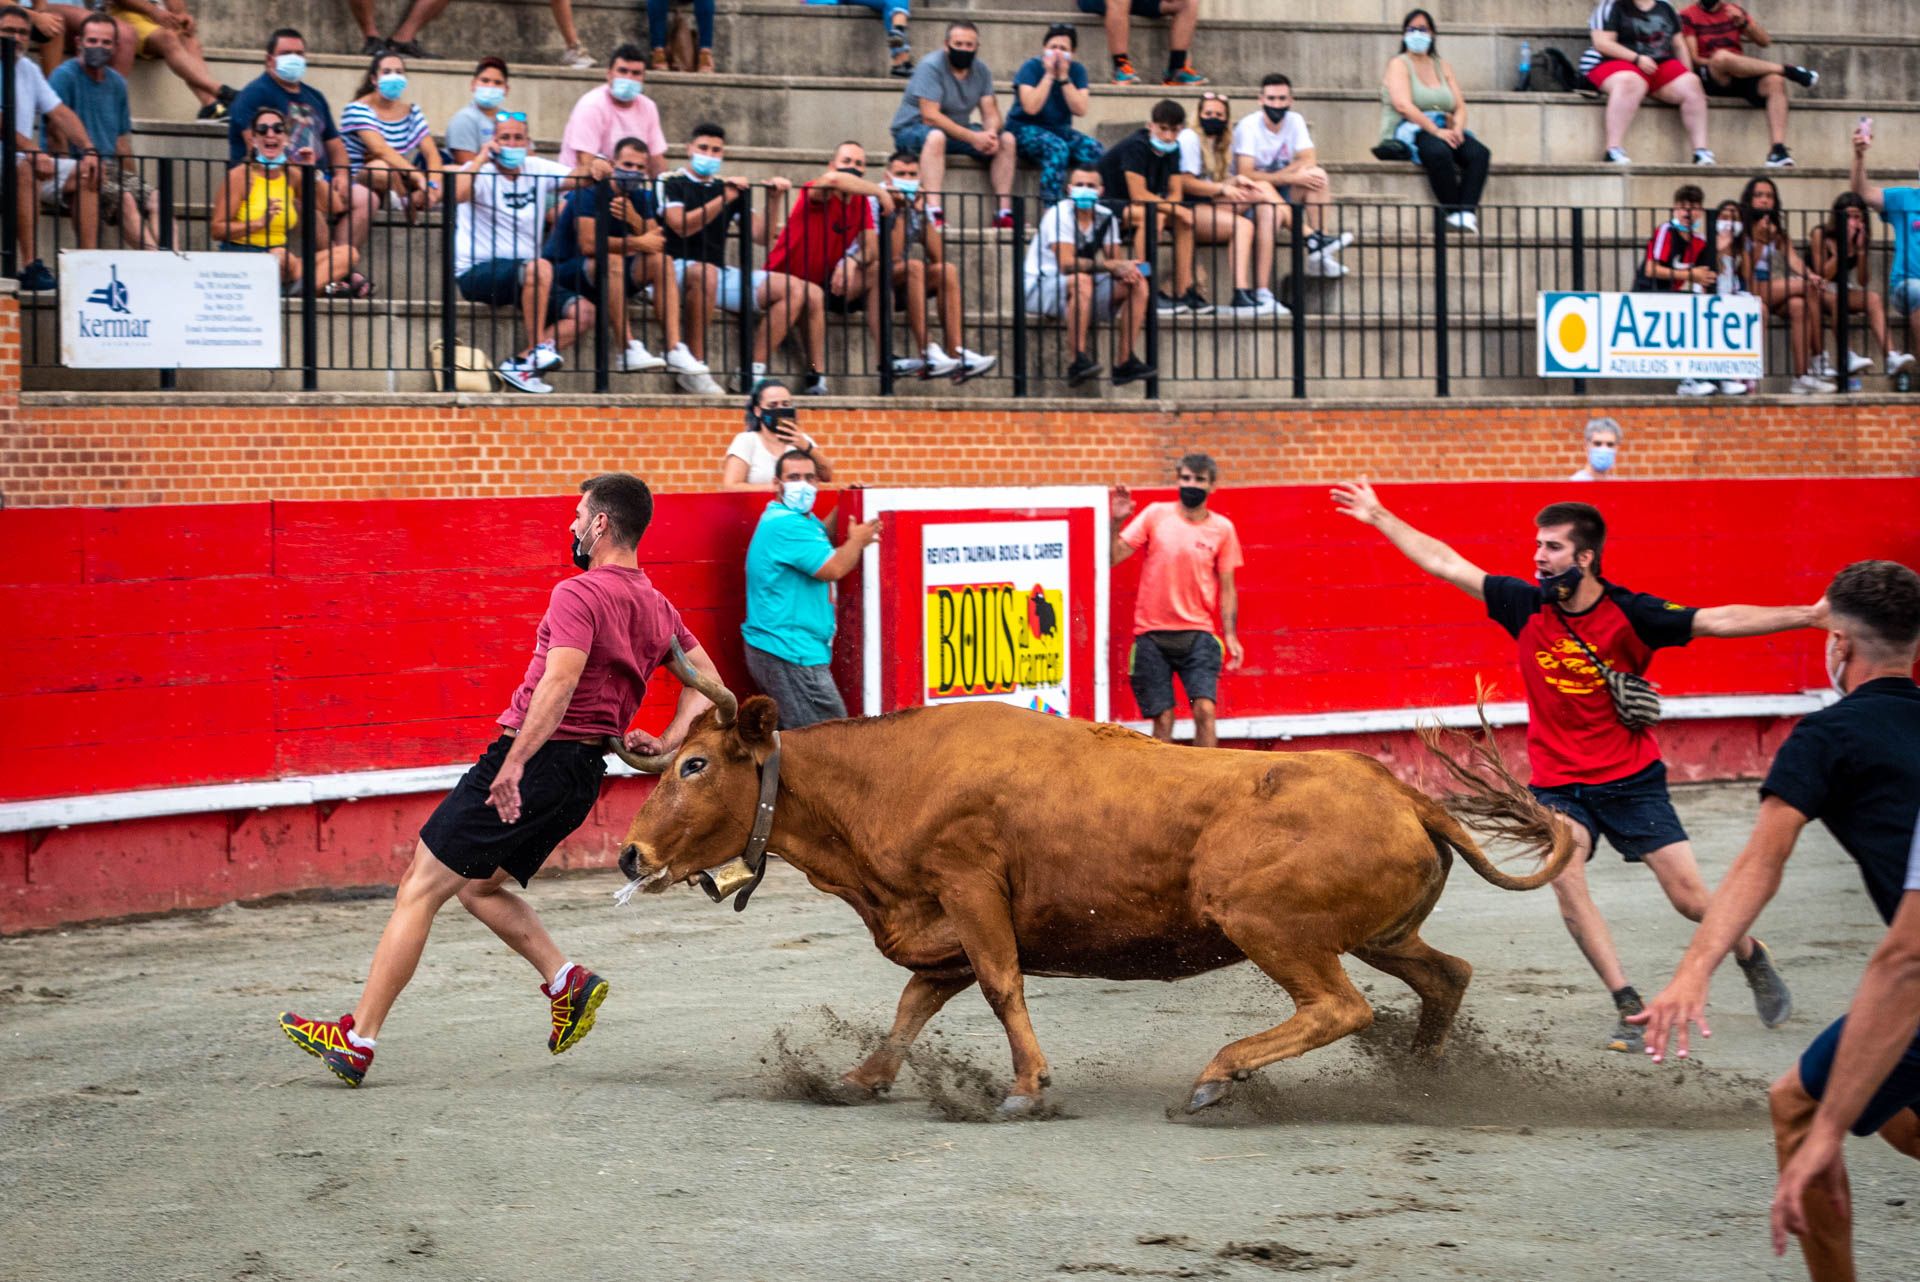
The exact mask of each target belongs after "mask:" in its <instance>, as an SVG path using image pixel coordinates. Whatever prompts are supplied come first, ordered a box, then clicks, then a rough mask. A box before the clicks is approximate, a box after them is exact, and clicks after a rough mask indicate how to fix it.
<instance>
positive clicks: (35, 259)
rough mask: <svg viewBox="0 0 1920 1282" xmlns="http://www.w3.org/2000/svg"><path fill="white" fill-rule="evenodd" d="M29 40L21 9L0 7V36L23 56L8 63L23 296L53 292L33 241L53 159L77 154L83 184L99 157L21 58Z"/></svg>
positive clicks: (95, 169) (29, 24)
mask: <svg viewBox="0 0 1920 1282" xmlns="http://www.w3.org/2000/svg"><path fill="white" fill-rule="evenodd" d="M32 34H33V25H32V21H31V20H30V19H29V18H28V16H27V11H26V10H25V9H22V8H20V7H19V6H17V5H6V6H4V7H0V36H5V37H8V38H10V39H11V40H12V41H13V42H14V48H16V49H17V50H19V51H20V53H21V55H22V56H18V57H16V58H14V60H13V103H14V108H13V110H14V145H15V146H16V147H17V148H19V153H18V155H19V158H18V159H17V160H16V161H15V162H14V164H15V167H16V169H17V170H18V171H19V176H20V178H19V187H18V190H19V198H18V201H17V210H18V219H17V221H18V223H19V227H20V231H19V236H20V262H21V264H23V265H22V266H20V267H19V268H18V269H17V271H16V274H15V279H17V280H18V281H19V282H20V289H21V291H22V292H24V293H31V292H33V291H35V290H47V289H52V288H53V287H54V277H53V273H52V272H51V271H48V270H47V265H46V264H45V263H43V262H41V261H40V258H39V256H38V253H37V252H36V249H35V245H36V243H37V242H36V240H35V237H34V232H35V229H36V226H35V225H36V223H37V221H38V219H39V217H40V210H39V207H38V203H37V200H36V196H37V193H38V192H39V190H40V184H41V183H42V182H44V181H45V180H47V179H49V178H52V177H53V176H54V173H55V163H54V157H53V154H52V153H53V152H65V151H66V150H68V149H69V148H71V149H73V150H76V151H78V152H80V153H81V154H80V156H79V164H78V167H77V169H78V174H79V177H80V178H81V179H82V180H83V181H84V180H85V179H87V178H88V177H89V176H91V175H94V174H98V173H99V171H100V157H99V155H98V154H97V153H95V152H94V151H93V144H92V142H91V141H90V140H89V139H88V138H87V129H86V126H85V125H83V124H81V123H80V117H79V116H77V115H75V114H74V113H73V109H72V108H71V107H69V106H67V105H66V104H65V103H64V102H62V101H60V95H59V94H57V93H55V92H54V91H53V86H52V85H50V84H48V83H47V78H46V76H45V75H44V74H43V73H42V72H41V70H40V68H39V67H38V66H36V65H35V64H34V61H33V59H31V58H29V57H25V56H24V55H25V53H26V49H27V41H28V40H29V39H30V38H31V37H32ZM42 116H44V117H46V120H47V125H48V133H49V135H50V137H49V138H48V142H49V144H50V147H49V149H48V150H47V151H42V150H41V148H40V119H41V117H42ZM63 144H64V145H63Z"/></svg>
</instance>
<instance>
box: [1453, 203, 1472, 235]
mask: <svg viewBox="0 0 1920 1282" xmlns="http://www.w3.org/2000/svg"><path fill="white" fill-rule="evenodd" d="M1447 226H1449V227H1451V228H1453V229H1454V230H1455V231H1464V232H1470V233H1472V234H1474V235H1478V234H1479V232H1480V220H1479V219H1478V218H1475V217H1474V216H1473V213H1472V211H1471V210H1466V209H1463V210H1461V211H1459V212H1458V213H1453V214H1448V215H1447Z"/></svg>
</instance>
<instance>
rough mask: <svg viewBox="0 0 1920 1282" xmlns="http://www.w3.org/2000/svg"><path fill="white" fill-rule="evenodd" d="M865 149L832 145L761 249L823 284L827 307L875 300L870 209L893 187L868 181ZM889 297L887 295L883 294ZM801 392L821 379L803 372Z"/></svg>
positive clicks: (876, 255) (777, 263)
mask: <svg viewBox="0 0 1920 1282" xmlns="http://www.w3.org/2000/svg"><path fill="white" fill-rule="evenodd" d="M866 172H867V149H866V148H865V147H862V146H861V145H860V144H859V143H857V142H843V143H841V144H840V145H839V146H838V147H835V148H834V149H833V160H832V162H831V163H830V164H829V165H828V167H827V172H826V173H824V174H822V175H820V177H818V178H815V179H814V180H813V181H812V182H809V183H804V184H802V185H801V188H800V194H799V195H798V196H797V197H795V198H794V202H793V209H792V211H791V212H789V213H788V215H787V225H786V226H784V227H782V228H781V229H780V236H779V238H778V239H777V240H775V241H774V242H773V249H772V250H771V251H769V252H768V254H767V270H768V271H770V272H785V273H786V274H787V275H789V276H797V277H799V278H800V279H801V280H804V281H807V282H809V283H811V284H814V285H818V286H820V287H821V288H822V289H824V290H826V292H827V297H826V304H827V310H828V311H830V312H838V313H840V314H842V315H845V314H846V313H848V312H856V311H859V310H860V309H861V308H863V307H878V306H879V305H880V301H879V300H880V282H881V279H882V278H883V277H884V276H886V275H887V273H886V272H882V271H876V270H874V267H875V264H877V263H878V262H879V261H880V235H879V228H878V227H877V226H876V225H875V223H874V221H873V210H874V208H876V207H878V209H879V210H880V212H881V214H882V215H886V214H891V213H892V212H893V208H894V196H893V192H892V191H890V190H889V189H887V188H885V187H882V186H880V185H879V184H878V183H871V182H868V181H867V180H866V178H865V177H864V176H863V175H865V173H866ZM888 301H889V302H891V300H890V299H889V300H888ZM801 390H802V391H805V392H812V393H815V394H824V393H825V392H826V390H827V388H826V383H825V380H822V379H815V378H809V379H808V380H807V382H806V386H805V387H803V388H802V389H801Z"/></svg>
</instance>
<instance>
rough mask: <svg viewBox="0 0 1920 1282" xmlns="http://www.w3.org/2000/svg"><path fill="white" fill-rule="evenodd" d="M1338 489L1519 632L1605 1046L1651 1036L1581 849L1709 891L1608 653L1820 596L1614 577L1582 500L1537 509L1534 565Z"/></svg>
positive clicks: (1674, 887) (1715, 632)
mask: <svg viewBox="0 0 1920 1282" xmlns="http://www.w3.org/2000/svg"><path fill="white" fill-rule="evenodd" d="M1333 500H1334V502H1335V503H1336V504H1337V505H1338V506H1339V507H1340V509H1341V510H1342V511H1344V512H1345V513H1346V514H1347V515H1348V516H1351V517H1353V518H1354V519H1355V520H1357V521H1360V522H1361V523H1363V524H1365V525H1371V526H1373V527H1374V528H1375V529H1377V530H1379V531H1380V532H1381V533H1382V534H1384V535H1386V536H1387V539H1388V541H1390V542H1391V543H1392V544H1393V545H1394V546H1395V547H1397V548H1399V549H1400V551H1401V552H1403V553H1405V554H1406V556H1407V559H1408V560H1410V561H1412V562H1413V563H1414V564H1415V565H1417V566H1419V567H1420V568H1421V569H1423V570H1425V571H1426V572H1427V573H1428V574H1431V575H1433V576H1434V577H1435V578H1438V579H1443V580H1445V581H1446V582H1448V583H1451V584H1453V586H1455V587H1457V588H1459V589H1460V590H1461V591H1462V592H1465V593H1466V594H1467V595H1468V596H1470V597H1473V598H1474V599H1475V600H1477V601H1484V602H1486V606H1487V617H1488V618H1490V619H1492V620H1493V621H1494V622H1496V623H1498V624H1499V625H1500V626H1501V627H1503V628H1505V629H1506V630H1507V632H1508V633H1509V634H1510V635H1511V636H1512V637H1513V638H1514V640H1515V642H1516V643H1517V646H1518V651H1519V661H1520V675H1521V682H1522V684H1523V685H1524V687H1525V689H1526V693H1527V757H1528V760H1529V761H1530V762H1531V763H1532V766H1533V778H1532V791H1533V795H1534V796H1535V797H1536V798H1538V800H1539V801H1540V803H1541V804H1542V805H1544V806H1546V807H1547V808H1548V809H1550V810H1553V811H1556V812H1558V814H1559V816H1560V817H1561V818H1562V820H1563V821H1564V822H1567V823H1570V824H1571V825H1572V827H1573V830H1574V840H1575V846H1576V850H1575V855H1574V859H1573V861H1572V862H1571V863H1569V864H1568V865H1567V870H1566V872H1564V873H1562V874H1561V875H1560V877H1559V879H1558V880H1556V881H1555V882H1554V883H1553V889H1554V893H1555V894H1556V895H1557V896H1558V898H1559V900H1560V916H1561V918H1562V919H1563V920H1564V921H1565V922H1566V923H1567V930H1568V932H1569V933H1571V934H1572V935H1573V942H1574V943H1576V944H1578V945H1579V946H1580V951H1581V952H1582V953H1584V954H1586V958H1587V961H1588V962H1590V963H1591V964H1592V966H1593V968H1594V970H1595V971H1596V972H1597V973H1598V974H1599V976H1600V979H1601V981H1602V982H1603V983H1605V984H1606V986H1607V988H1608V990H1609V991H1610V992H1611V993H1612V994H1613V1000H1614V1005H1615V1006H1616V1007H1617V1008H1618V1010H1619V1014H1620V1019H1619V1023H1618V1025H1617V1026H1616V1027H1615V1029H1614V1032H1613V1035H1612V1037H1611V1038H1610V1039H1609V1040H1608V1043H1607V1045H1608V1047H1609V1048H1610V1049H1612V1050H1617V1051H1638V1050H1640V1049H1642V1048H1643V1046H1644V1042H1643V1041H1642V1038H1641V1031H1640V1029H1639V1028H1638V1027H1637V1026H1635V1025H1633V1024H1629V1023H1627V1021H1626V1017H1627V1016H1628V1015H1634V1014H1638V1013H1639V1012H1640V1011H1641V1010H1642V1009H1643V1003H1642V1002H1641V1000H1640V994H1639V993H1638V992H1636V991H1634V989H1633V987H1632V985H1630V984H1629V983H1628V982H1627V974H1626V971H1625V970H1624V969H1622V967H1621V965H1620V956H1619V954H1618V953H1617V952H1616V951H1615V950H1614V946H1613V937H1612V935H1611V934H1610V933H1609V932H1608V930H1607V923H1606V919H1605V918H1604V917H1602V916H1601V915H1600V909H1599V908H1598V907H1597V906H1596V905H1595V904H1594V902H1593V896H1592V894H1591V893H1590V892H1589V891H1588V889H1587V873H1586V863H1587V861H1588V860H1589V859H1591V858H1592V857H1593V854H1594V850H1595V848H1596V846H1597V845H1598V844H1599V840H1600V838H1601V836H1603V835H1604V836H1605V837H1606V838H1607V841H1608V842H1609V843H1610V844H1611V845H1612V846H1613V848H1614V849H1615V850H1617V851H1619V852H1620V854H1621V855H1622V856H1623V857H1624V858H1625V859H1626V860H1627V862H1629V863H1644V864H1646V865H1647V867H1649V868H1651V869H1653V875H1654V877H1655V878H1657V879H1658V880H1659V882H1660V888H1661V889H1662V890H1663V891H1665V892H1666V895H1667V898H1668V900H1669V901H1671V902H1672V904H1673V906H1674V908H1676V909H1677V910H1679V912H1680V914H1681V915H1682V916H1684V917H1686V918H1688V919H1690V920H1692V921H1699V920H1700V919H1701V917H1702V916H1703V915H1704V914H1705V913H1706V909H1707V903H1708V894H1707V888H1706V884H1705V883H1704V882H1703V881H1701V879H1700V869H1699V866H1698V864H1696V863H1695V862H1694V858H1693V847H1692V845H1691V844H1690V843H1689V842H1688V840H1687V833H1686V830H1685V829H1684V828H1682V827H1681V826H1680V819H1679V816H1678V815H1676V814H1675V813H1674V810H1673V801H1672V799H1671V798H1670V797H1669V796H1668V794H1667V767H1666V763H1665V762H1663V761H1662V760H1661V759H1660V745H1659V743H1658V742H1656V741H1655V739H1654V737H1653V732H1652V731H1651V730H1647V729H1639V730H1632V729H1628V728H1627V727H1626V726H1625V725H1623V724H1621V722H1620V719H1619V717H1618V716H1616V715H1615V712H1614V708H1613V700H1612V696H1611V695H1610V694H1609V692H1608V689H1607V683H1606V678H1605V673H1604V672H1603V671H1602V665H1605V666H1606V667H1610V668H1615V669H1618V670H1620V671H1624V672H1632V673H1636V674H1644V673H1645V672H1646V670H1647V666H1648V665H1649V664H1650V663H1651V662H1652V661H1653V652H1654V651H1655V650H1658V649H1661V648H1663V647H1666V646H1676V645H1685V644H1687V642H1689V641H1691V640H1692V639H1693V638H1695V637H1757V636H1765V635H1767V634H1768V633H1772V632H1785V631H1787V630H1789V629H1791V628H1818V627H1824V626H1826V620H1825V611H1824V609H1823V608H1822V607H1821V606H1819V605H1813V606H1778V607H1773V606H1752V605H1722V606H1714V607H1712V608H1710V609H1695V608H1692V607H1689V606H1683V605H1678V604H1675V603H1674V602H1672V601H1666V600H1662V599H1661V598H1659V597H1655V596H1648V595H1646V594H1644V593H1639V592H1630V591H1628V590H1627V589H1626V588H1623V587H1620V586H1619V585H1617V584H1613V583H1609V582H1607V581H1606V580H1605V579H1604V578H1602V577H1601V574H1600V557H1601V551H1602V549H1603V547H1604V545H1605V543H1606V538H1607V525H1606V521H1605V520H1604V519H1603V518H1602V517H1601V515H1600V513H1599V510H1598V509H1596V508H1594V507H1591V506H1589V505H1588V504H1585V503H1553V504H1549V505H1548V506H1547V507H1544V508H1542V509H1541V510H1540V514H1539V515H1538V516H1536V517H1535V518H1534V526H1535V530H1534V545H1533V568H1534V577H1533V579H1532V580H1531V581H1529V580H1526V579H1518V578H1510V577H1508V576H1506V575H1502V574H1488V573H1487V572H1486V571H1484V570H1482V569H1481V568H1480V567H1479V566H1477V565H1474V564H1473V563H1472V562H1470V561H1468V560H1467V559H1466V558H1465V557H1463V556H1461V555H1460V554H1459V553H1458V552H1456V551H1454V550H1453V549H1452V548H1450V547H1448V546H1447V545H1446V544H1445V543H1442V542H1441V541H1440V540H1439V539H1436V538H1434V537H1433V536H1431V535H1428V534H1422V533H1421V532H1420V531H1418V530H1416V529H1414V528H1413V527H1412V526H1410V525H1408V524H1407V523H1406V522H1405V521H1402V520H1401V519H1400V518H1399V517H1397V516H1395V515H1394V514H1393V513H1391V512H1389V511H1387V509H1386V508H1385V507H1384V506H1383V505H1382V504H1381V502H1380V500H1379V498H1377V497H1376V496H1375V495H1374V492H1373V487H1372V486H1370V485H1368V484H1367V483H1366V481H1365V480H1361V481H1359V482H1357V483H1355V484H1352V485H1342V486H1338V487H1336V488H1335V489H1334V491H1333ZM1734 952H1735V954H1736V956H1737V957H1738V959H1739V962H1740V966H1741V969H1742V970H1744V971H1745V972H1746V977H1747V985H1748V987H1750V988H1751V989H1752V990H1753V998H1754V1005H1755V1007H1756V1008H1757V1009H1758V1010H1759V1012H1760V1018H1761V1020H1762V1021H1763V1022H1764V1023H1766V1025H1767V1026H1768V1027H1769V1028H1771V1027H1773V1026H1775V1025H1777V1024H1779V1023H1781V1022H1782V1021H1784V1020H1785V1019H1786V1018H1787V1015H1788V1014H1789V1013H1790V1012H1791V1011H1792V1009H1793V999H1792V997H1791V996H1790V995H1789V994H1788V992H1787V987H1786V984H1785V983H1784V982H1783V981H1782V980H1781V978H1780V976H1779V974H1778V973H1777V972H1776V971H1775V970H1774V969H1773V962H1772V959H1771V957H1770V956H1769V954H1768V952H1767V949H1766V946H1765V945H1764V944H1762V943H1761V942H1760V941H1759V940H1757V939H1754V938H1752V937H1751V936H1745V937H1742V939H1741V940H1740V942H1739V943H1738V944H1737V945H1735V947H1734Z"/></svg>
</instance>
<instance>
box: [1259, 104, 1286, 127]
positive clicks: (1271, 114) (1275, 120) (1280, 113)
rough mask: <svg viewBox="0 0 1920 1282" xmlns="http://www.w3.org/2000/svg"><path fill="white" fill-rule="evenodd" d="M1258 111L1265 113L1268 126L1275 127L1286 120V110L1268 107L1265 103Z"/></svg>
mask: <svg viewBox="0 0 1920 1282" xmlns="http://www.w3.org/2000/svg"><path fill="white" fill-rule="evenodd" d="M1260 110H1262V111H1264V112H1266V113H1267V123H1268V124H1270V125H1277V124H1279V123H1280V122H1281V121H1283V120H1285V119H1286V118H1287V108H1285V107H1269V106H1267V105H1266V104H1265V103H1261V104H1260Z"/></svg>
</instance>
